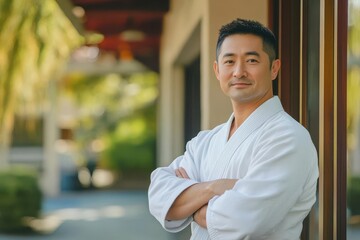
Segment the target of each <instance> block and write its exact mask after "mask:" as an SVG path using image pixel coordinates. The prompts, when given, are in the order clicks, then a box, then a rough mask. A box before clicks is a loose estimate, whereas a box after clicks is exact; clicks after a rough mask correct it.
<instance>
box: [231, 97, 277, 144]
mask: <svg viewBox="0 0 360 240" xmlns="http://www.w3.org/2000/svg"><path fill="white" fill-rule="evenodd" d="M272 97H273V96H270V97H268V98H262V99H260V100H259V101H257V102H251V103H238V102H233V103H232V105H233V111H234V120H233V122H232V124H231V130H230V135H229V138H230V136H231V135H232V134H233V133H234V132H235V131H236V129H238V128H239V127H240V126H241V125H242V124H243V123H244V122H245V120H246V119H247V118H248V117H249V116H250V115H251V114H252V113H253V112H254V111H255V110H256V109H257V108H258V107H259V106H260V105H261V104H263V103H264V102H266V101H267V100H269V99H270V98H272Z"/></svg>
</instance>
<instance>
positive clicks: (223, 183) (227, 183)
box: [208, 178, 238, 195]
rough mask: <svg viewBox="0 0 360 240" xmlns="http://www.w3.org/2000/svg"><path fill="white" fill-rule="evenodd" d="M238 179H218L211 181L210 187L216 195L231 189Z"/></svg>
mask: <svg viewBox="0 0 360 240" xmlns="http://www.w3.org/2000/svg"><path fill="white" fill-rule="evenodd" d="M237 180H238V179H227V178H223V179H217V180H214V181H211V182H209V185H208V189H209V190H210V191H211V192H212V193H213V194H214V195H222V194H223V193H224V192H225V191H226V190H230V189H232V188H233V187H234V185H235V183H236V182H237Z"/></svg>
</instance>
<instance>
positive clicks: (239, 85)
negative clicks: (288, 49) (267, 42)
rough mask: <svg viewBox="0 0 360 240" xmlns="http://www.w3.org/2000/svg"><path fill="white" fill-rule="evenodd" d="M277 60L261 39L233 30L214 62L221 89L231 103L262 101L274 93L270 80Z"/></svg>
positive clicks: (275, 70) (278, 63)
mask: <svg viewBox="0 0 360 240" xmlns="http://www.w3.org/2000/svg"><path fill="white" fill-rule="evenodd" d="M279 68H280V61H279V60H275V61H273V63H272V65H271V67H270V60H269V56H268V54H267V53H266V52H264V50H263V41H262V39H261V38H260V37H258V36H256V35H253V34H234V35H230V36H228V37H226V38H225V40H224V41H223V44H222V46H221V49H220V54H219V56H218V60H217V61H216V62H215V63H214V71H215V74H216V78H217V79H218V80H219V82H220V86H221V89H222V91H223V92H224V93H225V94H226V95H228V96H229V97H230V98H231V99H232V101H233V103H240V104H247V103H262V102H264V101H266V100H267V99H269V98H271V97H272V96H273V94H272V80H274V79H275V78H276V76H277V74H278V71H279Z"/></svg>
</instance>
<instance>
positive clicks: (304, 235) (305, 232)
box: [299, 1, 310, 240]
mask: <svg viewBox="0 0 360 240" xmlns="http://www.w3.org/2000/svg"><path fill="white" fill-rule="evenodd" d="M307 4H308V1H303V6H302V9H303V15H302V26H303V28H302V29H301V32H302V46H301V54H302V59H301V61H302V68H301V69H300V71H301V73H302V79H301V87H302V93H301V99H300V101H301V106H302V107H301V109H300V111H301V115H300V118H301V119H299V120H300V123H301V124H302V125H303V126H304V127H305V128H308V125H309V124H308V114H307V113H308V107H307V106H308V105H307V99H308V98H307V80H308V78H307V72H308V67H307V65H308V57H307V56H308V54H307V52H308V41H307V39H308V11H307V9H308V7H307ZM299 90H300V89H299ZM300 239H301V240H308V239H310V218H309V215H308V216H307V217H306V218H305V220H304V221H303V229H302V232H301V236H300Z"/></svg>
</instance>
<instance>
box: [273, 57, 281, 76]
mask: <svg viewBox="0 0 360 240" xmlns="http://www.w3.org/2000/svg"><path fill="white" fill-rule="evenodd" d="M280 66H281V62H280V59H275V60H274V61H273V62H272V66H271V79H272V80H275V79H276V77H277V75H278V73H279V70H280Z"/></svg>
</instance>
